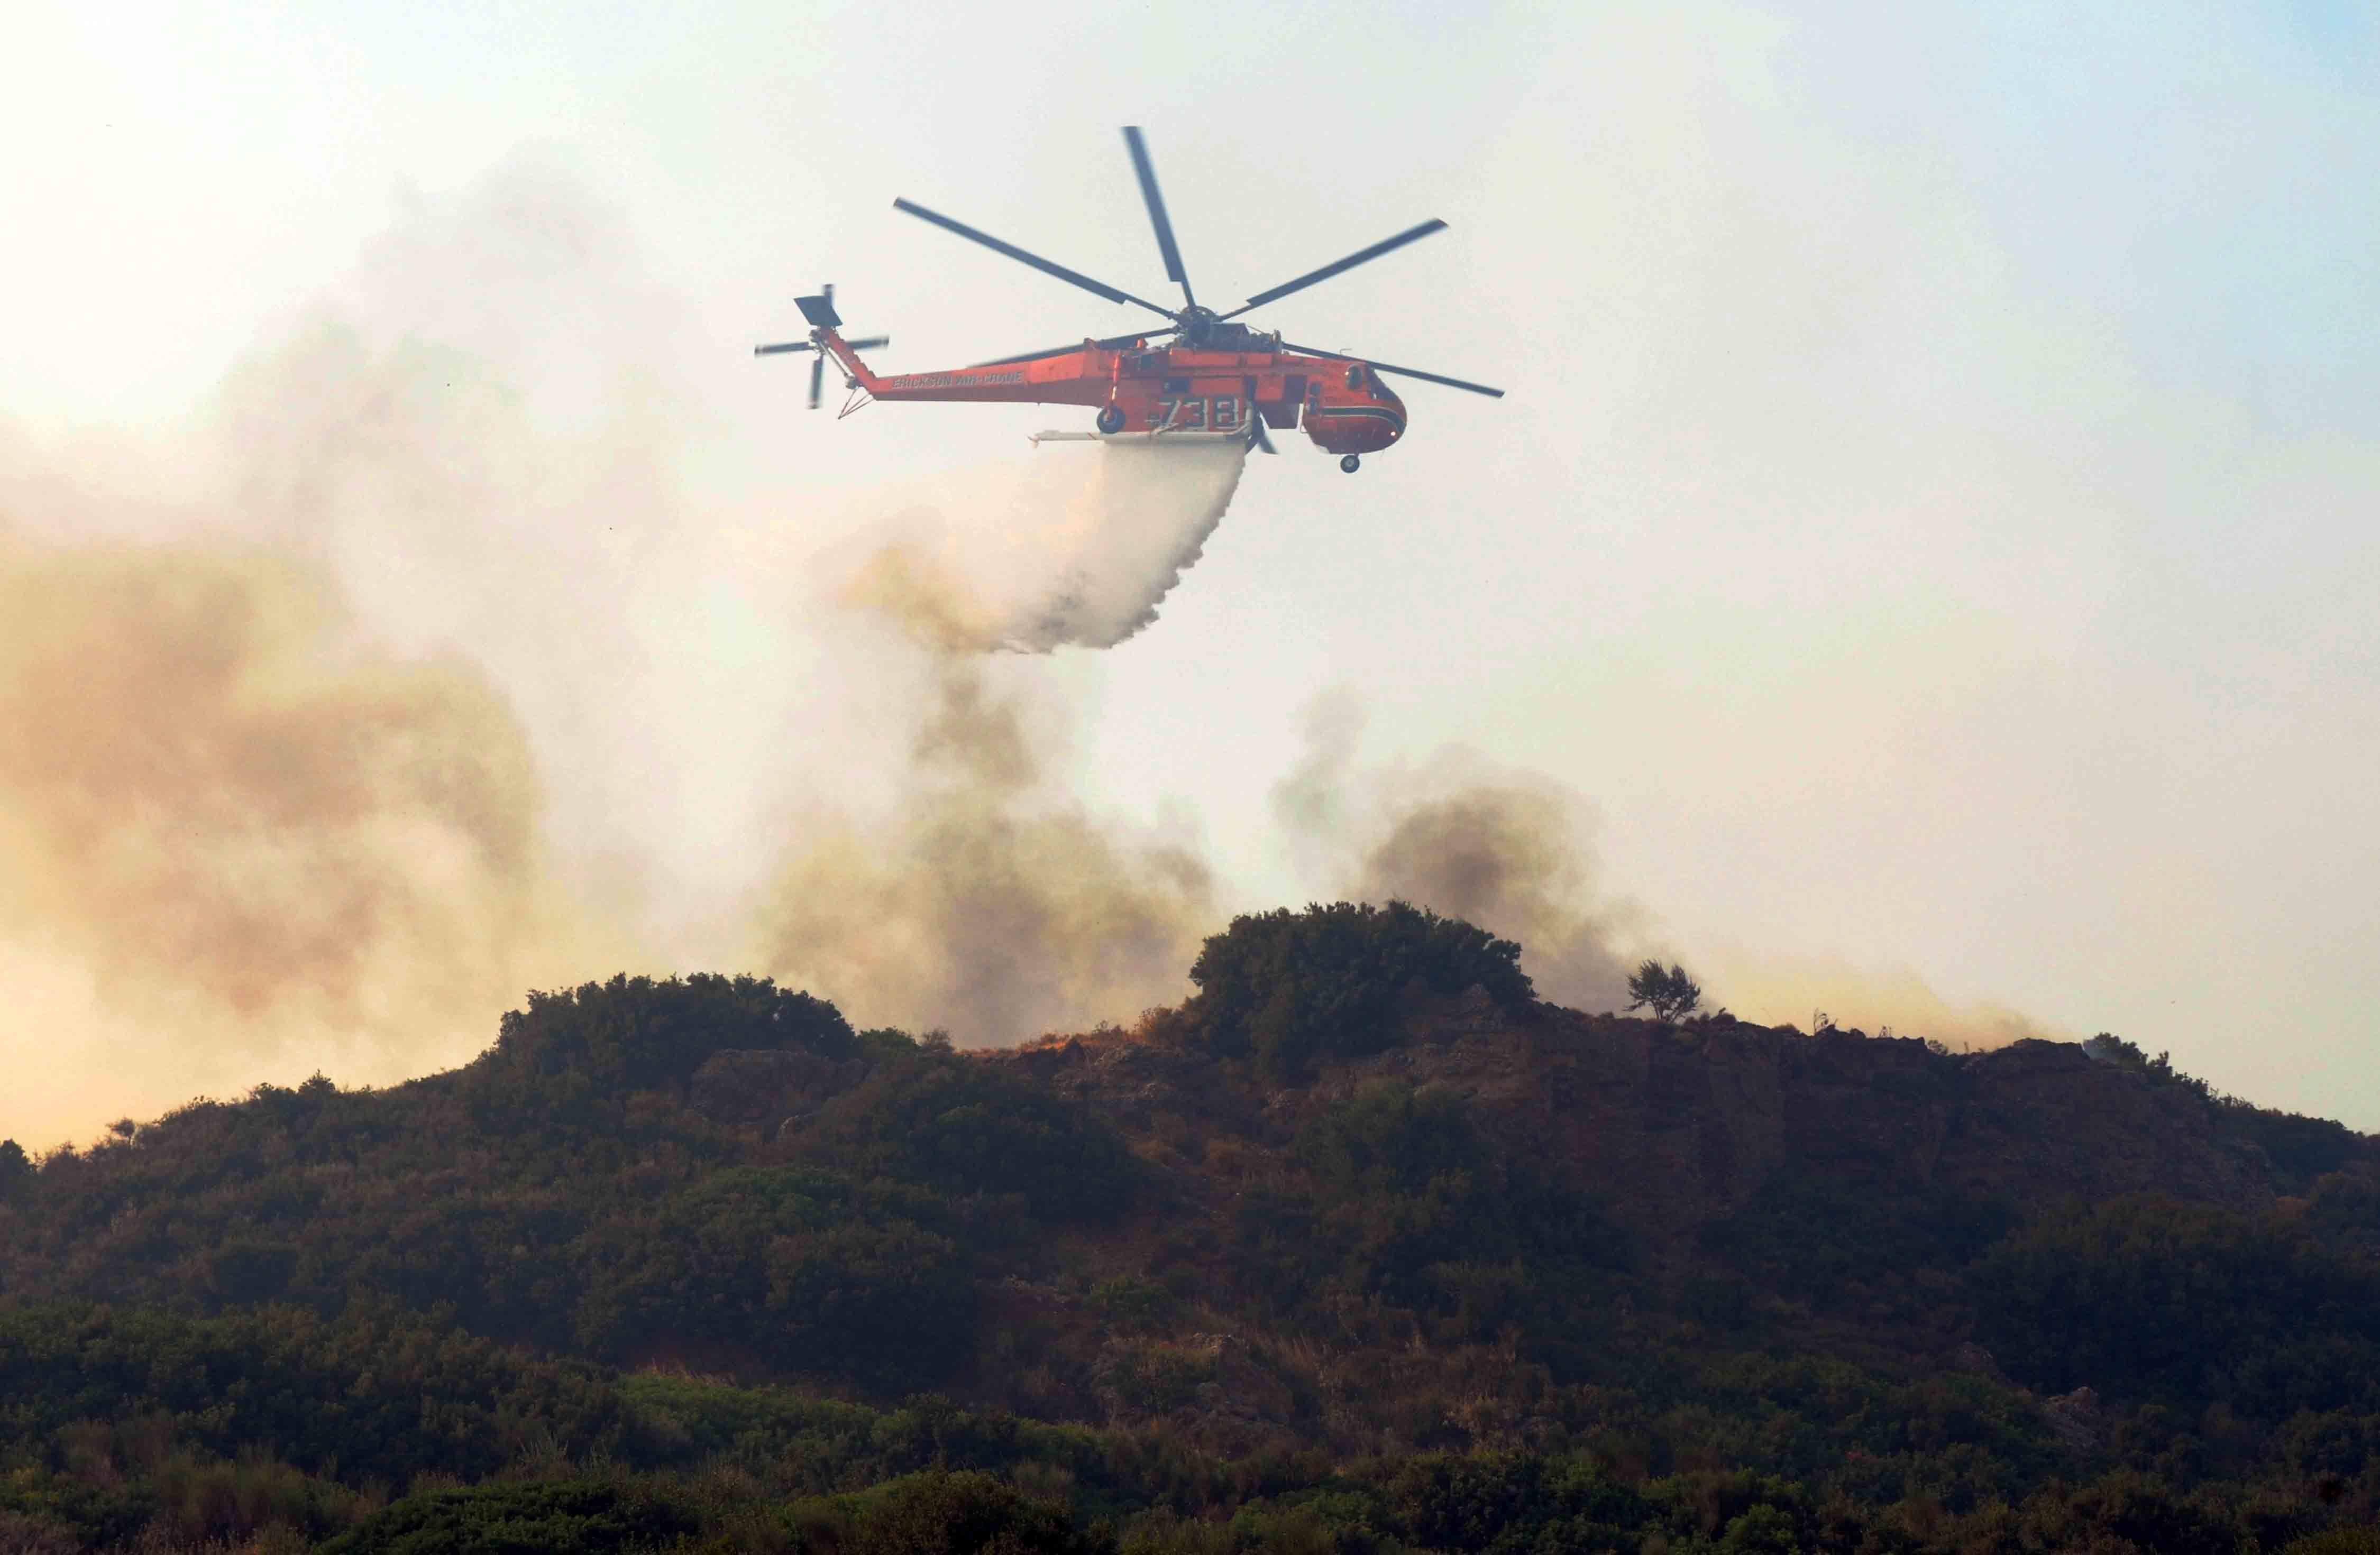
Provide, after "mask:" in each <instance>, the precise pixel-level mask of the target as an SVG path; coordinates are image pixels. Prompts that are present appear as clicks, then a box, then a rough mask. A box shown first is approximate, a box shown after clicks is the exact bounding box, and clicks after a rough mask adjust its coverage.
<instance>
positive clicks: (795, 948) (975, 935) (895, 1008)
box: [764, 655, 1214, 1045]
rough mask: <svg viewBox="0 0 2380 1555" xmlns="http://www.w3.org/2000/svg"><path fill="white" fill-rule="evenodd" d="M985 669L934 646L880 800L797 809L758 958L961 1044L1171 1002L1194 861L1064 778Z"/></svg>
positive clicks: (1200, 906) (1185, 943)
mask: <svg viewBox="0 0 2380 1555" xmlns="http://www.w3.org/2000/svg"><path fill="white" fill-rule="evenodd" d="M989 682H990V675H989V672H988V670H987V669H986V668H985V667H984V666H982V665H980V664H978V663H977V662H975V661H973V660H971V659H968V658H965V657H960V656H956V655H947V656H940V657H937V658H936V659H935V661H934V663H933V665H932V667H931V669H930V673H929V678H928V682H927V686H926V689H925V693H924V697H923V706H922V707H921V708H920V709H919V710H918V715H917V719H916V722H915V723H914V725H913V726H912V727H911V728H910V729H909V730H908V731H907V742H906V751H905V759H904V761H903V763H902V769H901V771H900V772H899V774H898V776H897V777H896V778H895V780H894V788H893V791H892V793H891V795H890V796H889V801H890V802H889V803H888V804H886V805H884V806H882V807H881V808H880V809H878V810H877V811H876V812H875V813H874V814H866V815H854V814H819V813H815V812H814V813H812V814H809V815H807V817H805V818H804V822H805V824H802V825H800V826H798V829H797V830H796V831H795V843H794V848H795V856H794V858H793V859H792V861H791V862H790V863H789V864H788V865H787V867H786V869H785V871H784V874H783V878H782V879H781V881H780V882H779V884H778V886H777V888H776V890H775V892H774V893H773V898H774V905H773V906H772V907H771V908H770V909H769V910H767V911H766V916H765V932H766V938H765V941H764V954H765V956H766V964H767V965H768V966H769V967H770V968H771V969H772V970H775V971H777V972H778V973H779V974H780V975H781V976H783V977H784V978H786V979H787V980H789V981H797V982H804V983H806V984H807V985H808V986H811V987H814V988H817V989H818V990H820V992H821V993H825V994H830V995H831V996H832V997H833V998H835V999H836V1000H838V1001H839V1002H841V1003H842V1004H843V1005H844V1007H845V1008H846V1009H849V1010H852V1011H854V1012H865V1015H866V1018H867V1019H869V1020H874V1021H886V1022H892V1023H895V1024H901V1025H905V1026H908V1027H911V1028H912V1029H925V1028H929V1027H945V1028H951V1029H953V1030H954V1031H955V1034H956V1035H957V1037H958V1038H959V1040H960V1041H962V1042H964V1043H969V1044H989V1045H999V1044H1006V1043H1014V1042H1018V1041H1021V1040H1023V1039H1025V1038H1027V1037H1030V1036H1033V1035H1035V1034H1037V1033H1038V1032H1040V1031H1046V1030H1050V1029H1054V1028H1059V1027H1069V1026H1081V1025H1085V1024H1088V1023H1089V1022H1091V1021H1093V1020H1095V1019H1102V1018H1106V1017H1111V1016H1115V1015H1118V1014H1122V1015H1126V1016H1128V1015H1130V1014H1132V1013H1135V1012H1136V1011H1138V1010H1139V1009H1141V1008H1142V1007H1145V1006H1147V1005H1149V1004H1153V1003H1157V1002H1160V1001H1161V1000H1164V999H1167V998H1169V997H1174V996H1178V994H1179V991H1180V990H1181V988H1182V987H1183V985H1184V984H1183V974H1184V970H1186V969H1187V968H1188V967H1189V965H1190V962H1191V960H1192V959H1193V958H1194V957H1195V956H1196V951H1197V946H1198V941H1199V939H1200V937H1201V936H1202V935H1204V934H1207V933H1208V932H1209V931H1210V930H1211V929H1212V927H1213V926H1214V905H1213V889H1212V882H1211V880H1210V879H1209V875H1208V868H1207V865H1206V863H1205V862H1203V861H1202V860H1201V859H1200V858H1199V857H1198V855H1197V854H1196V852H1194V851H1192V850H1190V849H1188V848H1186V847H1184V846H1181V845H1179V844H1176V843H1171V842H1167V841H1164V840H1161V839H1154V838H1134V837H1132V836H1130V835H1129V834H1128V832H1127V831H1126V829H1125V828H1123V827H1122V826H1115V825H1111V824H1105V823H1102V822H1101V821H1100V820H1099V819H1098V818H1096V817H1094V816H1093V815H1091V814H1089V813H1088V812H1087V811H1086V810H1085V809H1084V808H1083V806H1082V805H1081V804H1080V803H1079V802H1076V801H1075V800H1073V799H1072V798H1070V797H1068V796H1067V795H1065V794H1064V793H1062V791H1059V790H1057V789H1056V788H1055V786H1054V785H1052V784H1051V782H1050V779H1049V776H1048V774H1047V772H1046V771H1045V770H1044V760H1043V755H1042V753H1041V746H1042V745H1043V743H1044V741H1045V740H1046V738H1047V737H1046V736H1044V735H1040V734H1037V733H1036V732H1035V731H1034V730H1033V729H1031V728H1030V725H1031V722H1032V719H1031V717H1030V716H1029V711H1028V709H1027V708H1026V707H1025V706H1024V705H1022V702H1023V699H1022V698H1021V697H1020V696H1019V695H1017V694H1014V693H1002V692H1000V691H997V690H995V689H994V688H993V687H992V686H991V685H990V683H989Z"/></svg>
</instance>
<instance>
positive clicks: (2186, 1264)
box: [1973, 1198, 2380, 1418]
mask: <svg viewBox="0 0 2380 1555" xmlns="http://www.w3.org/2000/svg"><path fill="white" fill-rule="evenodd" d="M1973 1284H1974V1287H1975V1291H1976V1295H1977V1297H1978V1311H1979V1314H1980V1324H1981V1333H1982V1336H1983V1338H1984V1340H1985V1343H1986V1344H1989V1345H1990V1346H1991V1348H1992V1350H1993V1353H1994V1354H1995V1355H1997V1356H1998V1357H1999V1358H2000V1360H2001V1362H2002V1364H2003V1365H2005V1366H2007V1367H2008V1368H2009V1369H2010V1371H2011V1372H2012V1373H2014V1374H2015V1375H2016V1376H2017V1377H2019V1378H2021V1379H2022V1380H2026V1381H2029V1382H2032V1383H2034V1384H2035V1385H2037V1386H2040V1387H2043V1388H2046V1389H2050V1390H2053V1391H2062V1390H2065V1389H2068V1388H2073V1387H2079V1386H2083V1385H2084V1384H2088V1385H2090V1386H2092V1387H2094V1388H2096V1389H2099V1390H2100V1391H2102V1392H2121V1393H2125V1394H2130V1395H2133V1396H2146V1397H2155V1398H2161V1399H2166V1400H2169V1401H2171V1402H2174V1403H2178V1404H2186V1405H2190V1406H2193V1407H2203V1406H2204V1404H2207V1403H2209V1402H2211V1401H2213V1400H2216V1399H2221V1400H2223V1401H2225V1402H2226V1404H2228V1407H2230V1408H2232V1409H2234V1410H2237V1411H2240V1412H2241V1413H2245V1414H2250V1415H2253V1416H2263V1417H2267V1418H2273V1417H2282V1416H2288V1415H2289V1414H2293V1413H2295V1412H2297V1411H2298V1410H2301V1409H2313V1410H2320V1409H2329V1408H2337V1407H2339V1406H2341V1405H2353V1406H2355V1407H2357V1408H2359V1409H2363V1410H2375V1409H2380V1344H2375V1339H2380V1271H2375V1270H2374V1268H2373V1267H2372V1266H2370V1265H2368V1264H2364V1263H2362V1262H2360V1261H2357V1260H2352V1259H2350V1258H2348V1257H2346V1256H2344V1255H2342V1254H2341V1253H2339V1252H2338V1251H2337V1250H2336V1249H2335V1248H2330V1247H2326V1246H2325V1245H2324V1244H2322V1243H2320V1242H2317V1241H2315V1240H2314V1239H2313V1237H2311V1236H2308V1235H2307V1234H2306V1232H2305V1230H2304V1229H2303V1228H2302V1227H2301V1226H2299V1225H2296V1224H2290V1223H2289V1222H2285V1221H2281V1220H2277V1219H2272V1218H2266V1217H2252V1216H2248V1215H2242V1214H2237V1213H2233V1212H2231V1211H2225V1210H2221V1209H2217V1208H2215V1207H2213V1206H2211V1205H2202V1204H2184V1203H2178V1202H2175V1201H2173V1200H2170V1199H2155V1198H2125V1199H2110V1200H2107V1201H2106V1202H2104V1203H2100V1204H2095V1205H2084V1204H2074V1205H2070V1206H2067V1207H2065V1208H2063V1209H2060V1210H2056V1211H2052V1212H2050V1213H2048V1214H2046V1215H2044V1216H2043V1217H2042V1218H2041V1219H2039V1220H2037V1221H2035V1222H2034V1224H2031V1225H2028V1226H2026V1227H2024V1228H2023V1229H2022V1230H2020V1231H2018V1232H2016V1233H2014V1234H2013V1235H2011V1236H2009V1237H2008V1238H2007V1239H2006V1240H2004V1241H2002V1242H2001V1243H2000V1244H1998V1246H1997V1247H1995V1248H1993V1249H1992V1250H1991V1251H1990V1252H1989V1253H1988V1254H1986V1255H1985V1257H1984V1258H1983V1259H1982V1260H1979V1262H1978V1263H1977V1265H1976V1267H1975V1269H1974V1272H1973Z"/></svg>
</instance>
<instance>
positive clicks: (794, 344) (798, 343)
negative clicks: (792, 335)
mask: <svg viewBox="0 0 2380 1555" xmlns="http://www.w3.org/2000/svg"><path fill="white" fill-rule="evenodd" d="M810 349H812V347H811V345H810V343H809V342H808V341H806V340H787V341H780V342H778V343H777V344H774V345H756V346H754V347H752V355H753V356H776V355H777V354H779V353H780V352H784V351H808V350H810Z"/></svg>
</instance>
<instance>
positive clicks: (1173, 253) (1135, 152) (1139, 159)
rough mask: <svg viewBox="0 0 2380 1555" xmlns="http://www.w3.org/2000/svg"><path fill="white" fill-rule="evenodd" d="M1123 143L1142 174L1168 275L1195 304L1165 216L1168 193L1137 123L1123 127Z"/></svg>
mask: <svg viewBox="0 0 2380 1555" xmlns="http://www.w3.org/2000/svg"><path fill="white" fill-rule="evenodd" d="M1123 143H1124V145H1125V147H1126V148H1127V149H1128V150H1130V151H1131V152H1132V170H1133V171H1134V172H1135V173H1136V174H1138V175H1140V198H1141V199H1143V200H1145V201H1147V205H1148V222H1149V224H1150V225H1151V226H1153V227H1155V228H1156V229H1157V251H1158V252H1159V253H1160V254H1161V255H1163V256H1164V258H1165V278H1166V279H1167V280H1168V281H1172V282H1175V283H1179V284H1180V286H1181V287H1182V300H1183V301H1184V302H1186V303H1188V304H1189V305H1190V306H1191V307H1197V306H1198V299H1197V298H1196V297H1195V296H1193V295H1191V293H1190V276H1189V274H1188V272H1187V271H1184V270H1183V268H1182V250H1181V249H1180V248H1178V247H1174V244H1173V223H1172V222H1169V221H1167V220H1166V219H1165V197H1164V196H1163V195H1161V194H1159V193H1158V192H1157V169H1156V168H1155V167H1154V166H1153V165H1151V163H1149V160H1148V146H1147V143H1146V142H1145V141H1143V140H1142V139H1141V138H1140V127H1139V126H1138V125H1126V126H1124V127H1123Z"/></svg>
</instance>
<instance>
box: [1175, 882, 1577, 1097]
mask: <svg viewBox="0 0 2380 1555" xmlns="http://www.w3.org/2000/svg"><path fill="white" fill-rule="evenodd" d="M1520 963H1521V947H1520V946H1518V945H1515V944H1514V943H1512V941H1511V940H1505V939H1498V938H1496V937H1495V936H1494V935H1493V934H1489V933H1488V931H1487V930H1485V929H1480V928H1475V927H1474V926H1472V925H1471V924H1469V923H1465V922H1463V921H1461V920H1460V919H1455V918H1441V917H1439V915H1438V914H1437V913H1435V912H1431V911H1428V910H1425V909H1421V908H1415V907H1411V906H1408V905H1407V904H1405V903H1403V902H1401V901H1392V902H1390V903H1389V905H1388V906H1386V907H1374V906H1372V905H1370V904H1369V903H1365V904H1362V905H1357V904H1355V903H1352V902H1333V903H1331V904H1330V906H1327V907H1325V906H1319V905H1318V906H1313V907H1309V908H1307V909H1306V910H1305V911H1303V912H1292V911H1290V910H1288V909H1287V908H1281V909H1279V910H1275V911H1271V912H1265V913H1258V914H1256V915H1253V916H1244V917H1239V918H1234V919H1233V920H1232V922H1231V926H1230V927H1229V928H1227V929H1225V930H1224V931H1223V932H1222V933H1221V934H1216V935H1214V936H1213V937H1211V938H1209V939H1208V941H1207V943H1206V946H1205V947H1204V948H1203V949H1201V950H1200V951H1199V953H1198V959H1197V961H1196V964H1195V965H1193V966H1192V967H1191V969H1190V981H1191V982H1194V983H1196V985H1197V988H1198V992H1197V994H1196V995H1194V996H1193V997H1192V998H1191V1000H1190V1002H1189V1004H1188V1005H1187V1006H1186V1007H1184V1012H1183V1013H1184V1016H1185V1017H1186V1018H1187V1019H1188V1020H1189V1021H1190V1023H1191V1025H1192V1027H1193V1029H1194V1030H1196V1031H1198V1032H1199V1033H1200V1034H1201V1036H1202V1037H1203V1038H1204V1040H1205V1041H1206V1043H1208V1045H1209V1046H1210V1047H1212V1048H1213V1049H1214V1050H1215V1051H1216V1052H1218V1053H1221V1054H1225V1055H1252V1056H1254V1058H1255V1059H1256V1061H1257V1067H1259V1069H1261V1070H1262V1072H1264V1073H1265V1074H1267V1075H1269V1076H1271V1077H1272V1078H1274V1079H1277V1080H1289V1079H1295V1078H1296V1077H1297V1076H1299V1075H1302V1074H1304V1073H1305V1071H1306V1069H1307V1067H1309V1066H1310V1065H1311V1064H1312V1063H1313V1062H1314V1060H1316V1059H1318V1058H1325V1057H1342V1056H1347V1055H1356V1054H1364V1053H1375V1052H1378V1051H1379V1050H1380V1049H1382V1048H1384V1047H1388V1046H1390V1044H1392V1043H1394V1042H1395V1041H1396V1040H1397V1037H1398V1035H1399V1034H1400V1033H1399V1021H1398V1019H1397V1016H1398V1002H1399V1000H1400V999H1401V998H1403V996H1404V994H1406V992H1407V990H1408V989H1413V988H1419V989H1421V990H1425V991H1427V992H1429V993H1434V994H1441V995H1448V996H1451V995H1453V994H1461V993H1463V991H1464V990H1466V989H1468V988H1470V987H1472V986H1473V985H1475V984H1476V985H1478V986H1480V987H1483V988H1485V989H1487V990H1488V994H1490V995H1491V996H1493V997H1494V998H1495V1000H1496V1001H1497V1002H1498V1003H1499V1004H1500V1005H1503V1006H1505V1007H1508V1008H1519V1007H1523V1006H1524V1005H1526V1004H1528V1003H1529V1002H1530V1000H1531V998H1532V997H1533V991H1532V989H1531V987H1530V983H1529V979H1528V975H1527V974H1526V973H1525V972H1524V971H1522V970H1521V964H1520Z"/></svg>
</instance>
